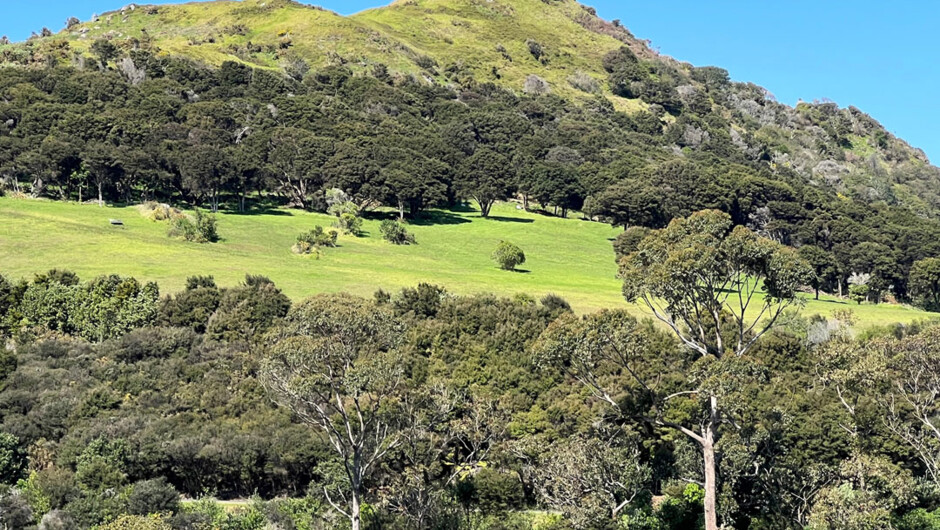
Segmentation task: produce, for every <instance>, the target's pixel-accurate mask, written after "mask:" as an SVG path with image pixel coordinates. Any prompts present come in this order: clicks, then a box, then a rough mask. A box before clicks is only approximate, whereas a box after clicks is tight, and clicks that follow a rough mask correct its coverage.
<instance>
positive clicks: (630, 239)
mask: <svg viewBox="0 0 940 530" xmlns="http://www.w3.org/2000/svg"><path fill="white" fill-rule="evenodd" d="M649 233H650V229H649V228H646V227H645V226H631V227H630V228H627V229H626V230H624V231H623V232H621V233H620V234H618V235H617V237H616V238H615V239H614V254H615V255H616V256H617V261H618V262H619V261H620V258H622V257H624V256H626V255H628V254H632V253H633V252H636V250H637V249H638V248H639V246H640V242H641V241H643V240H644V239H646V236H648V235H649Z"/></svg>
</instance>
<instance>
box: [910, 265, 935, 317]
mask: <svg viewBox="0 0 940 530" xmlns="http://www.w3.org/2000/svg"><path fill="white" fill-rule="evenodd" d="M910 290H911V295H912V296H913V297H914V300H915V301H916V302H917V303H918V305H920V306H921V307H923V308H924V309H926V310H928V311H940V258H927V259H923V260H920V261H918V262H915V263H914V265H913V266H912V267H911V275H910Z"/></svg>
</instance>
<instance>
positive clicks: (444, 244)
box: [0, 198, 931, 327]
mask: <svg viewBox="0 0 940 530" xmlns="http://www.w3.org/2000/svg"><path fill="white" fill-rule="evenodd" d="M112 218H119V219H121V220H122V221H123V222H124V223H125V228H123V229H122V228H115V227H112V226H111V225H110V224H109V222H108V220H109V219H112ZM331 222H332V218H331V217H329V216H327V215H323V214H316V213H307V212H299V211H296V210H277V211H274V212H272V213H267V214H261V215H238V214H225V213H223V214H220V215H219V233H220V234H221V236H222V238H223V240H222V241H221V242H219V243H215V244H208V245H199V244H195V243H188V242H185V241H180V240H176V239H170V238H168V237H167V235H166V232H167V225H166V224H165V223H157V222H153V221H150V220H148V219H146V218H144V217H143V216H141V214H140V213H139V212H138V211H137V209H135V208H133V207H124V208H116V207H105V208H98V207H97V206H94V205H79V204H75V203H63V202H54V201H45V200H27V199H12V198H2V199H0V273H2V274H4V275H6V276H8V277H13V278H30V277H32V275H33V274H35V273H37V272H40V271H44V270H47V269H50V268H53V267H59V268H67V269H71V270H74V271H75V272H77V273H79V274H80V275H81V276H82V277H85V278H90V277H93V276H96V275H101V274H110V273H118V274H123V275H129V276H135V277H137V278H139V279H141V280H153V281H156V282H158V283H159V284H160V287H161V289H162V291H163V292H165V293H166V292H175V291H178V290H180V289H182V288H183V285H184V283H185V279H186V277H187V276H191V275H194V274H211V275H213V276H215V278H216V279H217V281H218V282H219V283H220V284H222V285H234V284H236V283H238V282H240V281H242V279H243V278H244V276H245V274H246V273H251V274H263V275H265V276H268V277H270V278H271V279H272V280H274V281H275V282H276V283H277V284H278V285H279V286H280V287H281V288H282V289H283V290H284V292H285V293H287V294H288V295H289V296H290V297H292V298H294V299H300V298H303V297H307V296H310V295H313V294H316V293H323V292H340V291H343V292H349V293H353V294H357V295H361V296H372V294H373V293H374V292H375V291H376V290H377V289H380V288H381V289H385V290H387V291H395V290H398V289H400V288H402V287H406V286H414V285H416V284H417V283H419V282H429V283H434V284H439V285H443V286H445V287H446V288H447V289H448V290H449V291H450V292H453V293H458V294H471V293H479V292H494V293H497V294H500V295H506V296H513V295H517V294H526V295H531V296H534V297H541V296H544V295H545V294H547V293H555V294H558V295H560V296H563V297H564V298H565V299H567V300H568V301H569V302H570V303H571V305H572V306H573V307H574V308H575V309H576V310H578V311H581V312H586V311H593V310H597V309H601V308H612V307H629V306H628V304H627V303H626V302H625V301H624V300H623V298H622V296H621V294H620V281H619V280H618V279H617V278H616V273H617V266H616V264H615V263H614V256H613V251H612V248H611V244H610V240H611V239H612V238H613V237H615V236H616V235H617V234H618V233H619V229H614V228H611V227H610V226H607V225H604V224H600V223H593V222H588V221H584V220H580V219H575V218H570V219H560V218H555V217H547V216H543V215H539V214H536V213H531V212H525V211H522V210H518V209H516V206H515V205H513V204H499V205H497V206H496V207H495V208H494V210H493V218H492V219H482V218H480V216H479V214H478V213H477V212H476V211H469V212H464V211H435V212H432V215H431V219H429V220H425V221H422V222H420V223H414V224H411V225H410V226H409V230H410V231H412V232H413V233H414V234H415V237H416V238H417V241H418V244H417V245H413V246H395V245H391V244H389V243H387V242H385V241H383V240H382V239H381V238H380V236H379V231H378V225H379V222H380V221H379V220H378V219H369V220H367V221H366V222H365V231H366V234H365V236H364V237H358V238H357V237H352V236H342V237H340V240H339V245H340V246H339V247H338V248H330V249H325V250H324V251H323V253H322V255H321V256H320V258H319V259H316V258H314V257H302V256H297V255H295V254H293V253H292V252H291V251H290V247H291V245H292V244H293V243H294V242H295V240H296V237H297V235H298V234H299V233H301V232H302V231H307V230H310V229H311V228H313V226H314V225H317V224H321V225H324V226H329V225H330V223H331ZM501 239H505V240H508V241H511V242H513V243H515V244H517V245H519V246H520V247H522V249H523V250H524V251H525V254H526V258H527V259H526V263H525V264H524V265H522V266H521V267H520V269H522V270H521V271H519V272H507V271H503V270H500V269H499V268H498V267H497V266H496V265H495V264H494V263H493V262H492V261H491V259H490V254H491V252H492V251H493V248H494V247H495V246H496V244H497V243H498V242H499V241H500V240H501ZM804 298H805V299H806V304H805V307H804V308H803V309H802V311H803V313H804V314H807V315H808V314H814V313H819V314H823V315H831V314H832V312H833V311H835V310H838V309H851V310H853V311H854V312H855V314H856V317H857V318H858V320H859V324H860V325H861V326H863V327H868V326H872V325H880V324H889V323H896V322H905V323H906V322H911V321H913V320H917V319H922V318H928V317H930V316H931V314H930V313H925V312H922V311H918V310H915V309H911V308H909V307H905V306H900V305H889V304H881V305H870V304H863V305H857V304H855V303H854V302H850V301H846V300H839V299H837V298H834V297H829V296H822V297H820V300H819V301H816V300H813V299H812V296H811V295H804ZM755 305H756V303H755ZM634 310H635V311H638V312H644V313H645V311H643V310H642V308H639V307H634Z"/></svg>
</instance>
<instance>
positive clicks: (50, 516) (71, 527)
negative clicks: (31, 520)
mask: <svg viewBox="0 0 940 530" xmlns="http://www.w3.org/2000/svg"><path fill="white" fill-rule="evenodd" d="M78 528H79V526H78V524H77V523H76V522H75V520H74V519H72V516H70V515H69V514H68V513H66V512H64V511H62V510H52V511H50V512H47V513H46V515H43V516H42V520H41V521H40V522H39V530H78Z"/></svg>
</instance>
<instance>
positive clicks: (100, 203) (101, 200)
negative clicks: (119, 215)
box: [98, 180, 104, 208]
mask: <svg viewBox="0 0 940 530" xmlns="http://www.w3.org/2000/svg"><path fill="white" fill-rule="evenodd" d="M98 208H104V194H103V193H102V192H101V181H100V180H99V181H98Z"/></svg>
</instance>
